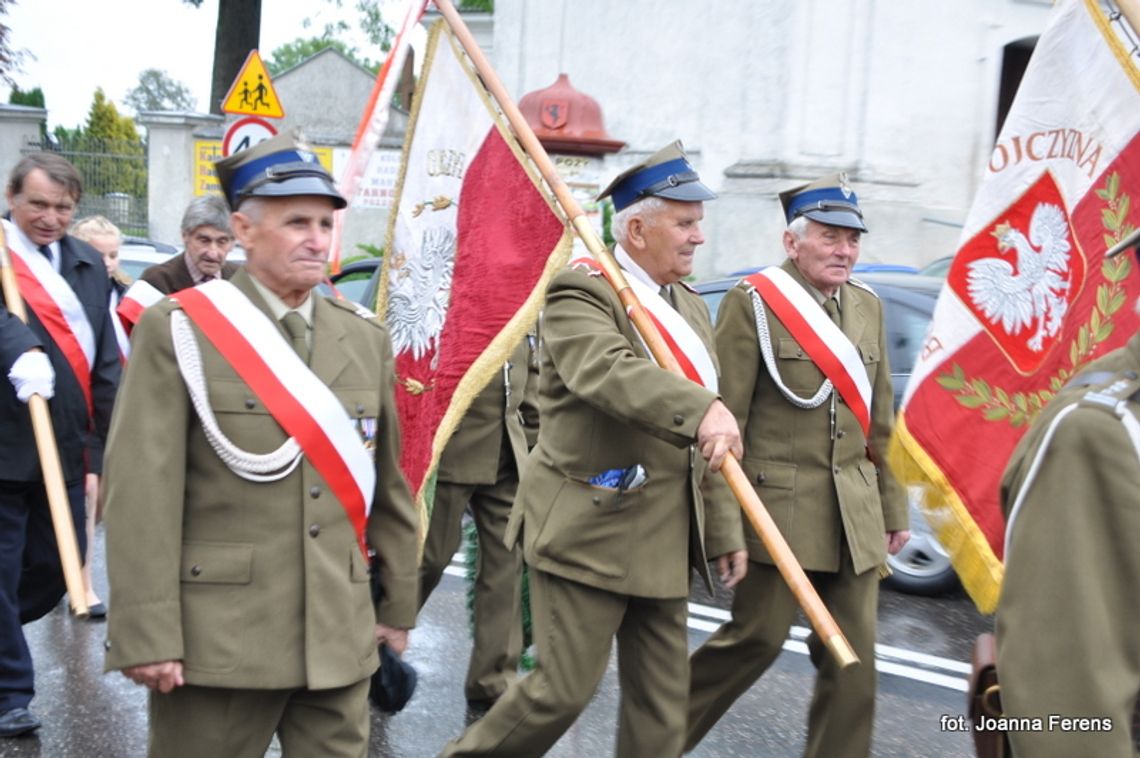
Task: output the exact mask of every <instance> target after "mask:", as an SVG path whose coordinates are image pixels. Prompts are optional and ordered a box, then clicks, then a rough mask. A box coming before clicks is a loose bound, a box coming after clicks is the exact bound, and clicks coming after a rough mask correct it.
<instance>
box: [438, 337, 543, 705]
mask: <svg viewBox="0 0 1140 758" xmlns="http://www.w3.org/2000/svg"><path fill="white" fill-rule="evenodd" d="M536 348H537V343H536V338H535V335H534V334H533V333H531V334H528V335H526V337H524V338H523V339H522V340H520V342H519V344H518V345H517V346H516V347H515V349H514V351H513V352H512V353H511V357H510V360H508V361H507V362H506V363H505V364H503V368H502V371H500V372H498V373H497V374H496V375H495V377H494V378H492V379H491V381H490V382H488V383H487V386H486V387H484V388H483V390H482V391H481V392H480V393H479V394H478V395H477V396H476V397H475V399H474V400H472V402H471V407H470V408H468V410H467V413H466V414H465V415H464V416H463V420H462V422H460V425H459V428H458V429H456V430H455V433H454V434H453V435H452V436H451V439H450V440H448V442H447V446H446V447H445V448H444V450H443V455H442V456H440V459H439V468H438V470H437V475H436V486H435V500H434V501H433V503H432V511H431V521H430V523H429V525H428V531H427V539H426V540H425V541H424V555H423V561H422V562H421V563H420V607H421V608H422V607H423V604H424V603H426V602H427V599H428V596H429V595H431V592H432V590H434V589H435V588H436V585H438V584H439V580H440V578H441V577H442V576H443V570H444V569H445V568H447V565H448V564H449V563H450V562H451V558H452V556H454V555H455V551H456V549H457V548H458V547H459V543H460V541H461V538H462V523H463V514H464V512H466V511H469V512H470V513H471V518H472V520H473V521H474V523H475V529H476V534H477V538H478V553H477V558H476V566H477V567H476V571H475V593H474V594H475V597H474V603H473V606H474V607H473V615H474V644H473V646H472V648H471V661H470V663H469V664H468V666H467V679H466V681H465V683H464V685H463V691H464V694H465V695H466V696H467V704H468V707H469V708H470V710H471V712H472V714H473V715H477V714H481V713H483V712H485V711H486V710H487V709H488V708H490V707H491V705H492V704H493V703H494V702H495V701H496V700H497V699H498V698H499V696H500V695H502V694H503V692H504V691H505V690H506V689H507V686H508V685H510V683H511V682H513V681H514V680H515V678H516V676H517V674H518V663H519V656H520V655H521V654H522V646H523V639H522V638H523V628H522V554H521V552H520V551H519V550H518V549H516V548H509V547H507V546H506V545H505V544H504V543H503V537H504V535H505V534H506V531H507V519H508V518H509V517H510V514H511V505H512V504H513V503H514V500H515V491H516V490H517V489H518V484H519V472H520V471H522V467H523V462H524V461H525V460H526V456H527V451H528V450H529V449H530V445H531V444H532V442H531V440H533V439H534V438H535V437H536V436H537V433H538V408H537V407H536V402H537V397H536V396H537V393H538V370H537V369H538V367H537V364H536V361H537V354H536ZM532 369H533V370H532Z"/></svg>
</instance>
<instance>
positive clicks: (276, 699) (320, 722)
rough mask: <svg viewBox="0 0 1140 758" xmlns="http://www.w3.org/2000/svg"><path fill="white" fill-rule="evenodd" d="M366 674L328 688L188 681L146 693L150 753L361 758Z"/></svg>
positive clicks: (155, 757) (164, 757)
mask: <svg viewBox="0 0 1140 758" xmlns="http://www.w3.org/2000/svg"><path fill="white" fill-rule="evenodd" d="M368 685H369V680H368V679H362V680H361V681H359V682H356V683H355V684H350V685H348V686H347V687H338V688H335V689H328V690H310V689H286V690H247V689H226V688H219V687H197V686H194V685H192V684H187V685H184V686H182V687H177V688H175V689H174V690H173V691H171V692H169V693H168V694H165V695H163V694H161V693H156V692H153V691H152V692H151V693H150V699H149V702H148V710H149V715H150V735H149V739H148V745H147V755H148V756H150V758H203V757H204V756H208V758H264V756H265V751H266V750H268V749H269V743H270V741H271V740H272V739H273V735H274V733H276V734H277V737H278V740H279V741H280V743H281V754H282V756H284V758H309V757H310V756H321V758H326V757H327V758H364V756H366V755H367V754H368V727H369V723H370V721H369V719H370V716H369V712H368Z"/></svg>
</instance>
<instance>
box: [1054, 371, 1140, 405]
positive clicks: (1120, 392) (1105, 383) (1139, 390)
mask: <svg viewBox="0 0 1140 758" xmlns="http://www.w3.org/2000/svg"><path fill="white" fill-rule="evenodd" d="M1091 373H1092V374H1093V375H1094V376H1096V375H1107V377H1105V378H1104V379H1103V380H1102V381H1099V382H1097V383H1095V384H1092V385H1087V386H1091V389H1089V391H1088V392H1086V393H1084V394H1083V395H1082V396H1081V398H1080V404H1081V405H1082V406H1086V407H1099V408H1103V409H1105V410H1108V411H1113V412H1115V411H1116V409H1117V407H1118V406H1120V404H1121V403H1123V402H1127V401H1130V400H1131V401H1132V402H1140V374H1137V373H1136V372H1135V371H1131V370H1125V371H1116V372H1112V371H1095V372H1091ZM1070 384H1071V382H1070Z"/></svg>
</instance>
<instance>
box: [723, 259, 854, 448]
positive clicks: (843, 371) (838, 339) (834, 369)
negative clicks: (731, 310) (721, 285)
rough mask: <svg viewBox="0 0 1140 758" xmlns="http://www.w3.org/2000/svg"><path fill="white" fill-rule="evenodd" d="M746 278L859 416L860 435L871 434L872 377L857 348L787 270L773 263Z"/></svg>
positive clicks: (852, 410)
mask: <svg viewBox="0 0 1140 758" xmlns="http://www.w3.org/2000/svg"><path fill="white" fill-rule="evenodd" d="M745 280H746V281H747V282H748V283H749V284H751V285H752V286H753V287H755V288H756V292H757V294H759V295H760V297H761V299H762V300H763V301H764V303H765V305H767V306H768V307H769V308H771V309H772V313H774V314H775V316H776V318H778V319H779V320H780V323H781V324H783V325H784V327H785V328H786V329H787V330H788V331H789V332H791V333H792V337H794V338H795V340H796V342H798V343H799V344H800V347H802V348H803V349H804V352H806V353H807V354H808V356H809V357H810V358H811V360H812V362H813V363H814V364H815V365H816V366H817V367H818V368H819V370H820V371H822V372H823V375H824V376H826V377H827V378H828V379H830V380H831V384H832V386H834V387H835V390H836V392H838V393H839V396H840V397H842V398H843V400H844V402H846V403H847V407H848V408H850V409H851V412H852V413H854V414H855V418H856V419H858V421H859V426H861V427H862V428H863V436H864V437H870V435H871V380H870V379H868V378H867V369H866V367H865V366H864V365H863V359H862V358H861V357H860V356H859V350H858V349H857V348H856V347H855V345H853V344H851V340H850V339H848V338H847V335H846V334H844V333H843V330H841V329H840V328H839V327H838V326H836V325H835V322H834V321H832V320H831V317H830V316H828V315H827V312H826V311H824V310H823V309H822V308H820V307H819V303H817V302H816V301H815V298H813V297H812V296H811V295H809V294H808V291H807V290H805V289H804V288H803V287H801V286H800V284H799V283H798V282H797V281H796V280H795V279H793V278H792V277H791V276H790V275H789V274H788V272H786V271H784V270H783V269H779V268H776V267H775V266H773V267H771V268H767V269H765V270H763V271H761V272H759V273H756V274H753V275H752V276H748V277H745Z"/></svg>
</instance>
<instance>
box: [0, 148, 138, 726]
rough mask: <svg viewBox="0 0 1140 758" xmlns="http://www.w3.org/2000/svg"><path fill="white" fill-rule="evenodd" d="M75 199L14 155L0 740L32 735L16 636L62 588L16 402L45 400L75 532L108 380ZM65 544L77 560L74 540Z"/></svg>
mask: <svg viewBox="0 0 1140 758" xmlns="http://www.w3.org/2000/svg"><path fill="white" fill-rule="evenodd" d="M81 194H82V183H81V181H80V178H79V172H78V171H76V170H75V167H74V166H72V165H71V164H70V163H68V162H67V160H65V159H64V158H62V157H60V156H58V155H55V154H53V153H32V154H30V155H28V156H25V157H24V158H23V159H22V160H21V161H20V162H19V163H18V164H16V167H15V168H14V169H13V170H12V175H11V178H10V180H9V182H8V190H7V198H8V207H9V209H10V211H11V220H10V221H9V220H5V221H4V232H5V238H6V242H7V245H8V248H9V251H10V252H11V253H12V255H11V257H12V260H13V267H14V268H15V269H16V273H17V278H18V280H19V284H20V290H21V296H22V298H23V299H24V301H25V304H26V306H27V308H26V310H27V312H28V323H27V324H26V325H25V324H24V323H22V322H21V321H20V320H19V319H18V318H16V317H15V316H13V315H12V314H11V313H9V312H8V310H7V307H6V306H4V307H0V370H2V371H3V373H4V375H5V376H7V377H8V379H9V381H8V382H0V737H12V736H16V735H20V734H25V733H27V732H30V731H34V730H35V729H37V728H39V726H40V722H39V720H38V719H36V718H35V716H34V715H32V713H31V712H30V711H29V710H28V705H29V704H30V703H31V701H32V697H33V695H34V694H35V690H34V683H35V677H34V674H33V671H32V659H31V654H30V652H29V650H28V645H27V642H26V641H25V639H24V634H23V630H22V629H21V625H22V624H25V623H27V622H29V621H34V620H35V619H38V618H40V617H41V616H43V615H45V614H46V613H48V612H49V611H50V610H51V609H52V608H54V607H55V606H56V604H57V603H58V602H59V600H60V598H61V597H63V594H64V589H65V588H64V582H63V572H62V569H61V566H60V559H59V551H58V548H57V546H56V541H55V533H54V531H53V528H52V522H51V514H50V511H49V509H48V503H47V492H46V489H45V487H44V481H43V475H42V473H41V471H40V462H39V457H38V456H37V453H36V446H35V444H34V443H33V439H34V433H33V430H32V421H31V414H30V413H29V412H28V408H27V405H26V403H27V401H28V399H29V397H30V396H31V395H32V394H39V395H41V396H43V397H45V398H51V403H50V408H51V418H52V425H53V428H54V431H55V436H56V443H57V446H58V448H59V457H60V464H61V465H62V468H63V477H64V480H65V485H66V487H67V495H68V500H69V502H70V504H71V513H72V518H73V520H74V522H75V523H76V524H80V525H82V524H83V519H84V518H85V511H84V478H85V475H86V474H87V473H88V472H90V473H94V474H99V473H100V472H101V471H102V468H103V443H104V440H105V439H106V436H107V430H108V427H109V424H110V418H111V405H112V402H113V401H114V397H115V388H116V386H117V385H118V381H119V354H118V347H117V345H116V343H115V334H114V330H113V328H112V326H111V321H110V314H109V313H108V311H107V296H108V288H109V287H110V284H109V282H108V279H107V269H106V267H105V266H104V265H103V260H102V258H101V257H100V256H99V253H98V252H96V251H95V250H94V248H92V247H91V246H90V245H88V244H87V243H85V242H81V241H79V240H77V239H75V238H73V237H71V236H69V235H67V233H66V232H67V227H68V225H69V224H70V223H71V219H72V216H74V214H75V208H76V205H77V204H78V203H79V198H80V195H81ZM53 313H54V314H55V316H56V317H55V318H52V317H51V315H50V314H53ZM59 316H62V317H63V318H59ZM53 394H54V396H53ZM76 536H77V537H78V540H79V552H80V556H82V555H83V553H84V551H85V548H86V544H85V543H86V539H85V537H86V532H85V530H84V529H82V528H81V529H78V530H77V534H76Z"/></svg>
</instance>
